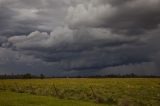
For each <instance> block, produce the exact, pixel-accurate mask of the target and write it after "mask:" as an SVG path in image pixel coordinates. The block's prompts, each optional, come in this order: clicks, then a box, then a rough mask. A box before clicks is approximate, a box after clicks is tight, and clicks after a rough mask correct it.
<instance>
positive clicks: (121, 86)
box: [0, 78, 160, 106]
mask: <svg viewBox="0 0 160 106" xmlns="http://www.w3.org/2000/svg"><path fill="white" fill-rule="evenodd" d="M13 92H15V93H13ZM3 95H6V98H3V97H2V96H3ZM7 95H9V96H7ZM4 97H5V96H4ZM7 97H11V98H7ZM12 98H13V99H12ZM55 98H56V99H55ZM14 99H15V100H14ZM1 101H4V102H1ZM5 101H6V102H5ZM7 101H9V102H7ZM16 101H20V102H16ZM16 103H19V104H17V105H15V104H16ZM22 103H24V104H23V105H22ZM30 103H33V104H30ZM7 104H10V105H7ZM40 104H41V105H40ZM77 104H78V106H94V105H98V104H99V105H105V106H106V105H108V106H159V105H160V79H158V78H124V79H123V78H103V79H86V78H81V79H76V78H72V79H69V78H61V79H43V80H41V79H31V80H0V106H25V105H26V106H50V105H52V106H75V105H77Z"/></svg>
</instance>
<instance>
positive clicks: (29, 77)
mask: <svg viewBox="0 0 160 106" xmlns="http://www.w3.org/2000/svg"><path fill="white" fill-rule="evenodd" d="M23 78H24V79H31V78H32V75H31V74H30V73H27V74H24V76H23Z"/></svg>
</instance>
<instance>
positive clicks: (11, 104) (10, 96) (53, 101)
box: [0, 91, 106, 106]
mask: <svg viewBox="0 0 160 106" xmlns="http://www.w3.org/2000/svg"><path fill="white" fill-rule="evenodd" d="M75 105H76V106H106V105H102V104H95V103H90V102H83V101H74V100H61V99H57V98H54V97H49V96H35V95H31V94H24V93H21V94H20V93H14V92H10V91H5V92H4V91H0V106H75Z"/></svg>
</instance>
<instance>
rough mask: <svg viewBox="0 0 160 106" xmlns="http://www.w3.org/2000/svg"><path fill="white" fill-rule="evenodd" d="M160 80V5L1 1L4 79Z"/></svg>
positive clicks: (129, 0)
mask: <svg viewBox="0 0 160 106" xmlns="http://www.w3.org/2000/svg"><path fill="white" fill-rule="evenodd" d="M11 73H14V74H23V73H32V74H41V73H43V74H45V75H54V76H64V75H65V76H78V75H80V76H83V75H84V76H85V75H106V74H130V73H134V74H137V75H160V0H0V74H11Z"/></svg>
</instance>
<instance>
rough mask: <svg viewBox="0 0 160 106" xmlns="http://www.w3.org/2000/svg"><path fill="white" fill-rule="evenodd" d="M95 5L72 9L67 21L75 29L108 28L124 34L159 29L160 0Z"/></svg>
mask: <svg viewBox="0 0 160 106" xmlns="http://www.w3.org/2000/svg"><path fill="white" fill-rule="evenodd" d="M99 2H100V3H103V4H101V5H94V2H89V3H88V5H87V6H86V5H84V4H79V5H77V6H76V7H70V8H69V10H68V16H67V20H68V21H69V24H70V26H71V27H72V28H74V27H84V26H87V27H107V28H111V29H112V30H113V31H115V32H119V33H124V34H130V35H131V34H139V33H144V32H145V30H149V29H154V28H157V27H158V24H159V22H160V18H159V17H160V11H159V10H160V9H159V7H160V1H159V0H147V1H146V0H130V1H128V0H121V1H119V3H120V2H121V5H118V4H119V3H117V5H116V4H115V3H114V4H115V5H113V3H112V2H107V0H106V3H104V2H103V1H101V0H100V1H99ZM113 2H114V1H113Z"/></svg>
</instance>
